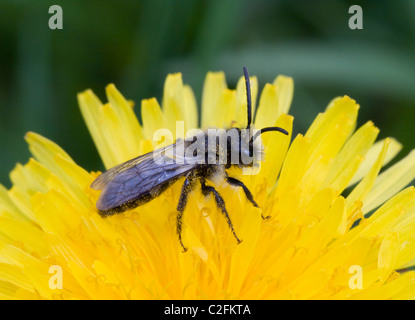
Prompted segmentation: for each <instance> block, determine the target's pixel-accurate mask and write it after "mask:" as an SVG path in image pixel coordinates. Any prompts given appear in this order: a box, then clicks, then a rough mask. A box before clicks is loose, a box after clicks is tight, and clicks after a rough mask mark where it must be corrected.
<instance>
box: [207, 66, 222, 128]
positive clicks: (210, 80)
mask: <svg viewBox="0 0 415 320" xmlns="http://www.w3.org/2000/svg"><path fill="white" fill-rule="evenodd" d="M226 88H227V85H226V80H225V74H224V73H223V72H208V73H207V75H206V79H205V83H204V85H203V92H202V128H203V129H206V128H208V127H211V126H218V123H217V122H216V121H215V120H216V117H217V116H218V115H220V114H221V112H222V111H221V109H220V108H219V107H218V101H219V99H220V98H221V97H222V95H223V91H224V90H225V89H226Z"/></svg>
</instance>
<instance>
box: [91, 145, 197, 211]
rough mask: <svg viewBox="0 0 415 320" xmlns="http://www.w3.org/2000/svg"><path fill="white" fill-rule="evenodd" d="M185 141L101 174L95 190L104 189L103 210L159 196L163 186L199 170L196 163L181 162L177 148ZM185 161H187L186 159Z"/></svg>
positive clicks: (101, 206) (99, 204) (99, 205)
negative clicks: (195, 169) (149, 196)
mask: <svg viewBox="0 0 415 320" xmlns="http://www.w3.org/2000/svg"><path fill="white" fill-rule="evenodd" d="M180 144H183V142H182V141H177V142H176V143H175V144H172V145H170V146H167V147H165V148H161V149H157V150H155V151H153V152H150V153H147V154H144V155H142V156H139V157H137V158H134V159H132V160H129V161H127V162H124V163H122V164H120V165H118V166H115V167H113V168H111V169H109V170H108V171H106V172H104V173H103V174H101V175H100V176H99V177H98V178H97V179H96V180H95V181H94V182H93V183H92V184H91V188H93V189H96V190H102V192H101V194H100V197H99V199H98V201H97V208H98V209H99V210H108V209H112V208H116V207H118V206H121V205H123V204H125V203H127V202H130V201H133V200H135V199H139V198H140V197H145V196H148V195H151V196H153V197H154V196H155V195H157V194H158V193H159V192H160V191H161V190H162V189H163V186H165V185H166V184H168V183H169V182H171V181H172V180H175V179H178V178H180V177H181V176H184V175H185V174H187V173H188V172H190V171H191V170H193V169H194V168H195V167H196V164H195V163H186V162H185V161H178V160H180V158H179V157H178V156H177V152H175V151H176V148H178V147H179V148H180V147H181V145H180ZM182 160H183V159H182Z"/></svg>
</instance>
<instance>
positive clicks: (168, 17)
mask: <svg viewBox="0 0 415 320" xmlns="http://www.w3.org/2000/svg"><path fill="white" fill-rule="evenodd" d="M53 4H58V5H61V6H62V9H63V19H64V21H63V30H49V28H48V19H49V17H50V14H48V9H49V7H50V6H51V5H53ZM352 4H360V5H361V6H362V8H363V14H364V23H363V25H364V29H363V30H350V29H349V28H348V19H349V17H350V15H349V14H348V8H349V6H350V5H352ZM414 21H415V1H411V0H402V1H399V2H396V1H392V0H389V1H386V0H385V1H376V2H375V1H353V2H352V1H341V0H336V1H323V0H316V1H288V0H285V1H273V0H257V1H247V0H246V1H242V0H211V1H190V0H181V1H173V0H164V1H162V0H152V1H127V0H120V1H105V2H104V1H98V0H89V1H82V2H81V1H73V0H71V1H69V0H66V1H53V2H52V1H48V0H44V1H36V0H33V1H29V0H27V1H24V0H21V1H5V0H2V1H1V2H0V46H1V49H0V66H1V68H0V150H1V156H0V168H1V169H0V183H2V184H5V185H6V186H10V182H9V179H8V174H9V171H10V170H11V169H12V168H13V167H14V165H15V163H16V162H21V163H25V162H26V161H27V159H28V157H29V153H28V151H27V146H26V144H25V142H24V140H23V136H24V134H25V133H26V132H27V131H36V132H38V133H41V134H43V135H45V136H46V137H48V138H50V139H52V140H53V141H55V142H57V143H58V144H59V145H60V146H62V147H63V148H64V149H65V150H66V151H67V152H68V153H69V154H71V156H72V157H73V158H74V160H75V161H76V162H77V163H79V164H80V165H81V166H83V167H85V168H86V169H87V170H98V169H102V164H101V162H100V160H99V157H98V154H97V152H96V149H95V147H94V145H93V143H92V140H91V138H90V136H89V133H88V132H87V130H86V127H85V125H84V123H83V120H82V118H81V115H80V112H79V109H78V105H77V101H76V94H77V93H78V92H80V91H83V90H85V89H87V88H91V89H93V90H94V91H95V92H96V94H97V95H98V96H99V97H100V98H101V99H102V100H106V98H105V95H104V88H105V86H106V85H107V84H108V83H115V84H116V86H117V87H118V88H119V90H120V91H121V92H122V93H123V94H124V95H125V96H126V97H127V98H128V99H132V100H135V102H136V106H137V107H136V111H137V114H138V115H139V114H140V112H139V106H140V101H141V99H143V98H149V97H152V96H156V97H157V98H158V99H159V100H160V99H161V94H162V88H163V84H164V79H165V76H166V74H167V73H168V72H178V71H180V72H182V73H183V78H184V81H185V82H186V83H188V84H190V85H192V87H193V88H194V91H195V94H196V97H197V98H198V101H200V97H201V88H202V85H203V80H204V76H205V74H206V72H207V71H209V70H223V71H225V72H226V76H227V80H228V84H229V85H230V86H235V84H236V81H237V79H238V78H239V77H240V76H241V75H242V66H243V65H246V66H247V67H248V69H249V70H250V73H251V74H252V75H256V76H258V79H259V84H260V88H262V87H263V85H264V84H265V83H266V82H269V81H272V80H273V78H274V77H275V76H276V75H277V74H278V73H283V74H286V75H290V76H293V77H294V81H295V85H296V87H295V95H294V100H293V106H292V109H291V110H292V112H291V113H292V114H293V115H294V116H295V130H296V132H304V131H305V130H306V128H307V127H308V126H309V124H310V123H311V121H312V120H313V119H314V117H315V115H316V113H317V112H320V111H323V110H324V108H325V106H326V105H327V103H328V102H329V101H330V100H331V99H332V98H334V97H335V96H339V95H344V94H347V95H350V96H351V97H352V98H354V99H356V100H357V101H358V103H359V104H360V105H361V110H360V116H359V123H360V124H362V123H364V122H366V121H367V120H369V119H371V120H374V122H375V124H376V125H378V126H379V127H380V129H381V137H384V136H394V137H396V138H397V139H398V140H399V141H401V142H402V143H403V144H404V146H405V148H404V150H403V151H402V152H401V153H400V156H401V157H402V156H403V155H405V154H406V153H407V152H408V151H409V150H410V149H412V148H414V147H415V141H414V139H413V132H414V129H413V123H414V119H415V90H413V89H412V86H413V84H414V80H415V60H414V59H413V57H414V56H415V54H414V53H415V43H414V41H413V39H414V36H415V23H414Z"/></svg>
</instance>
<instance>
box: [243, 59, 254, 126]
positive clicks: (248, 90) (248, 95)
mask: <svg viewBox="0 0 415 320" xmlns="http://www.w3.org/2000/svg"><path fill="white" fill-rule="evenodd" d="M243 69H244V75H245V86H246V103H247V107H248V125H247V126H246V128H247V129H249V128H250V127H251V124H252V102H251V84H250V82H249V74H248V69H247V68H246V67H244V68H243Z"/></svg>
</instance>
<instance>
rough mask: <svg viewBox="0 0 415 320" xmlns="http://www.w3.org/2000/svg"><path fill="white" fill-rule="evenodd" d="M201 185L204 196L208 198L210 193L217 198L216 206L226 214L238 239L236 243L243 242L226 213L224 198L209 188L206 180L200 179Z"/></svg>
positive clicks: (230, 226)
mask: <svg viewBox="0 0 415 320" xmlns="http://www.w3.org/2000/svg"><path fill="white" fill-rule="evenodd" d="M200 184H201V186H202V193H203V195H204V196H207V195H208V194H209V193H211V194H212V195H213V196H214V197H215V202H216V205H217V206H218V209H220V210H221V211H222V213H223V214H224V216H225V218H226V221H227V222H228V225H229V228H230V229H231V231H232V233H233V235H234V237H235V238H236V241H238V244H239V243H241V242H242V240H240V239H239V238H238V236H237V235H236V233H235V230H234V228H233V224H232V221H231V218H229V215H228V212H227V211H226V208H225V201H224V200H223V198H222V196H221V195H220V194H219V192H217V191H216V189H215V188H214V187H211V186H207V185H206V183H205V179H203V178H202V179H200Z"/></svg>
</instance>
